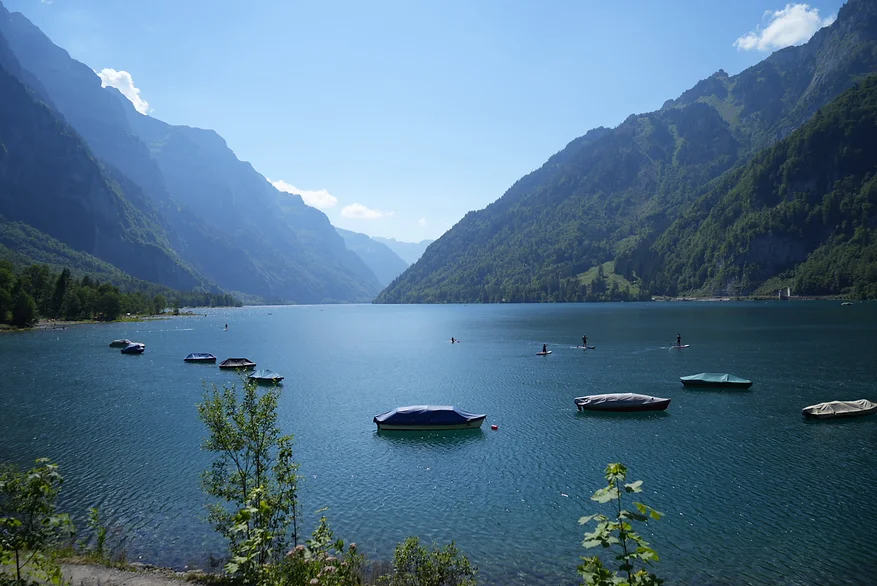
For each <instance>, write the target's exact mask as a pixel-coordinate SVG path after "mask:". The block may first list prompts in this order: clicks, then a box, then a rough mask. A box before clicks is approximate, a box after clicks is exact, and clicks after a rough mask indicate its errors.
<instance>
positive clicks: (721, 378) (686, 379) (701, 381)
mask: <svg viewBox="0 0 877 586" xmlns="http://www.w3.org/2000/svg"><path fill="white" fill-rule="evenodd" d="M679 380H681V381H682V384H683V385H684V386H686V387H719V388H726V389H748V388H749V387H751V386H752V381H751V380H748V379H745V378H740V377H739V376H734V375H733V374H727V373H719V372H701V373H700V374H692V375H689V376H683V377H680V379H679Z"/></svg>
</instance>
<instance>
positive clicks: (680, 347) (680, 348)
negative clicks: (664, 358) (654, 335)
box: [670, 344, 689, 350]
mask: <svg viewBox="0 0 877 586" xmlns="http://www.w3.org/2000/svg"><path fill="white" fill-rule="evenodd" d="M688 346H689V345H688V344H682V345H681V346H676V345H675V344H674V345H673V346H670V348H676V349H677V350H682V349H683V348H688Z"/></svg>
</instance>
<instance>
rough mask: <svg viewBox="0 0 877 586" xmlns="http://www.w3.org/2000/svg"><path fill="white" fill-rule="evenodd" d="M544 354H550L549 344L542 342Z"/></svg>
mask: <svg viewBox="0 0 877 586" xmlns="http://www.w3.org/2000/svg"><path fill="white" fill-rule="evenodd" d="M542 354H548V344H542Z"/></svg>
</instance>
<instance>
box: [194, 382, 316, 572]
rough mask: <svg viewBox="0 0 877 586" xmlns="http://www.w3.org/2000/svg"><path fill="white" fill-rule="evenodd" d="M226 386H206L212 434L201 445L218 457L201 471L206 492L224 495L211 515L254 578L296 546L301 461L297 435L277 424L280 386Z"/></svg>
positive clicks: (238, 568)
mask: <svg viewBox="0 0 877 586" xmlns="http://www.w3.org/2000/svg"><path fill="white" fill-rule="evenodd" d="M242 386H243V390H242V392H239V391H238V390H237V388H236V386H235V385H230V386H229V385H226V386H224V387H222V388H221V389H220V388H219V387H217V386H216V385H213V386H212V387H209V388H205V390H204V397H203V400H202V402H201V403H200V404H199V405H198V413H199V415H200V417H201V420H202V421H203V422H204V424H205V425H206V426H207V430H208V433H209V435H208V438H207V439H206V440H205V442H204V444H203V448H204V449H205V450H208V451H210V452H213V453H214V454H216V459H215V460H214V462H213V465H212V467H211V468H210V469H209V470H207V471H205V472H204V473H203V475H202V486H203V487H204V490H205V492H207V494H209V495H210V496H212V497H214V498H216V499H218V501H219V502H215V503H213V504H212V505H210V506H209V507H208V510H209V520H210V521H211V523H212V524H213V526H214V527H215V528H216V530H217V531H219V532H220V533H221V534H222V535H223V536H224V537H226V539H228V542H229V550H230V553H231V558H232V561H233V563H234V564H235V565H234V566H232V567H231V568H230V569H231V570H234V572H232V573H234V574H236V575H238V576H239V577H241V578H242V579H243V580H244V581H245V582H256V581H258V579H259V576H260V575H261V571H262V568H264V566H266V565H267V564H270V563H275V562H277V561H279V560H280V559H282V557H283V554H284V553H285V552H286V548H287V547H288V546H289V544H290V543H292V544H298V519H299V503H298V475H297V473H296V472H297V470H298V464H296V463H295V461H294V460H293V453H292V444H293V437H292V436H291V435H281V432H280V428H279V427H278V425H277V401H278V399H279V397H280V389H279V388H278V387H270V388H261V387H259V386H258V385H257V384H256V383H255V381H250V380H246V379H244V380H242Z"/></svg>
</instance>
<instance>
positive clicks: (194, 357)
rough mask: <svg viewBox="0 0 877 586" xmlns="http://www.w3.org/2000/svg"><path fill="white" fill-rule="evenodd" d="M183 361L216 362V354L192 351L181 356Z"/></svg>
mask: <svg viewBox="0 0 877 586" xmlns="http://www.w3.org/2000/svg"><path fill="white" fill-rule="evenodd" d="M183 362H208V363H211V364H212V363H214V362H216V356H214V355H213V354H209V353H207V352H192V353H191V354H189V355H188V356H186V357H185V358H183Z"/></svg>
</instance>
